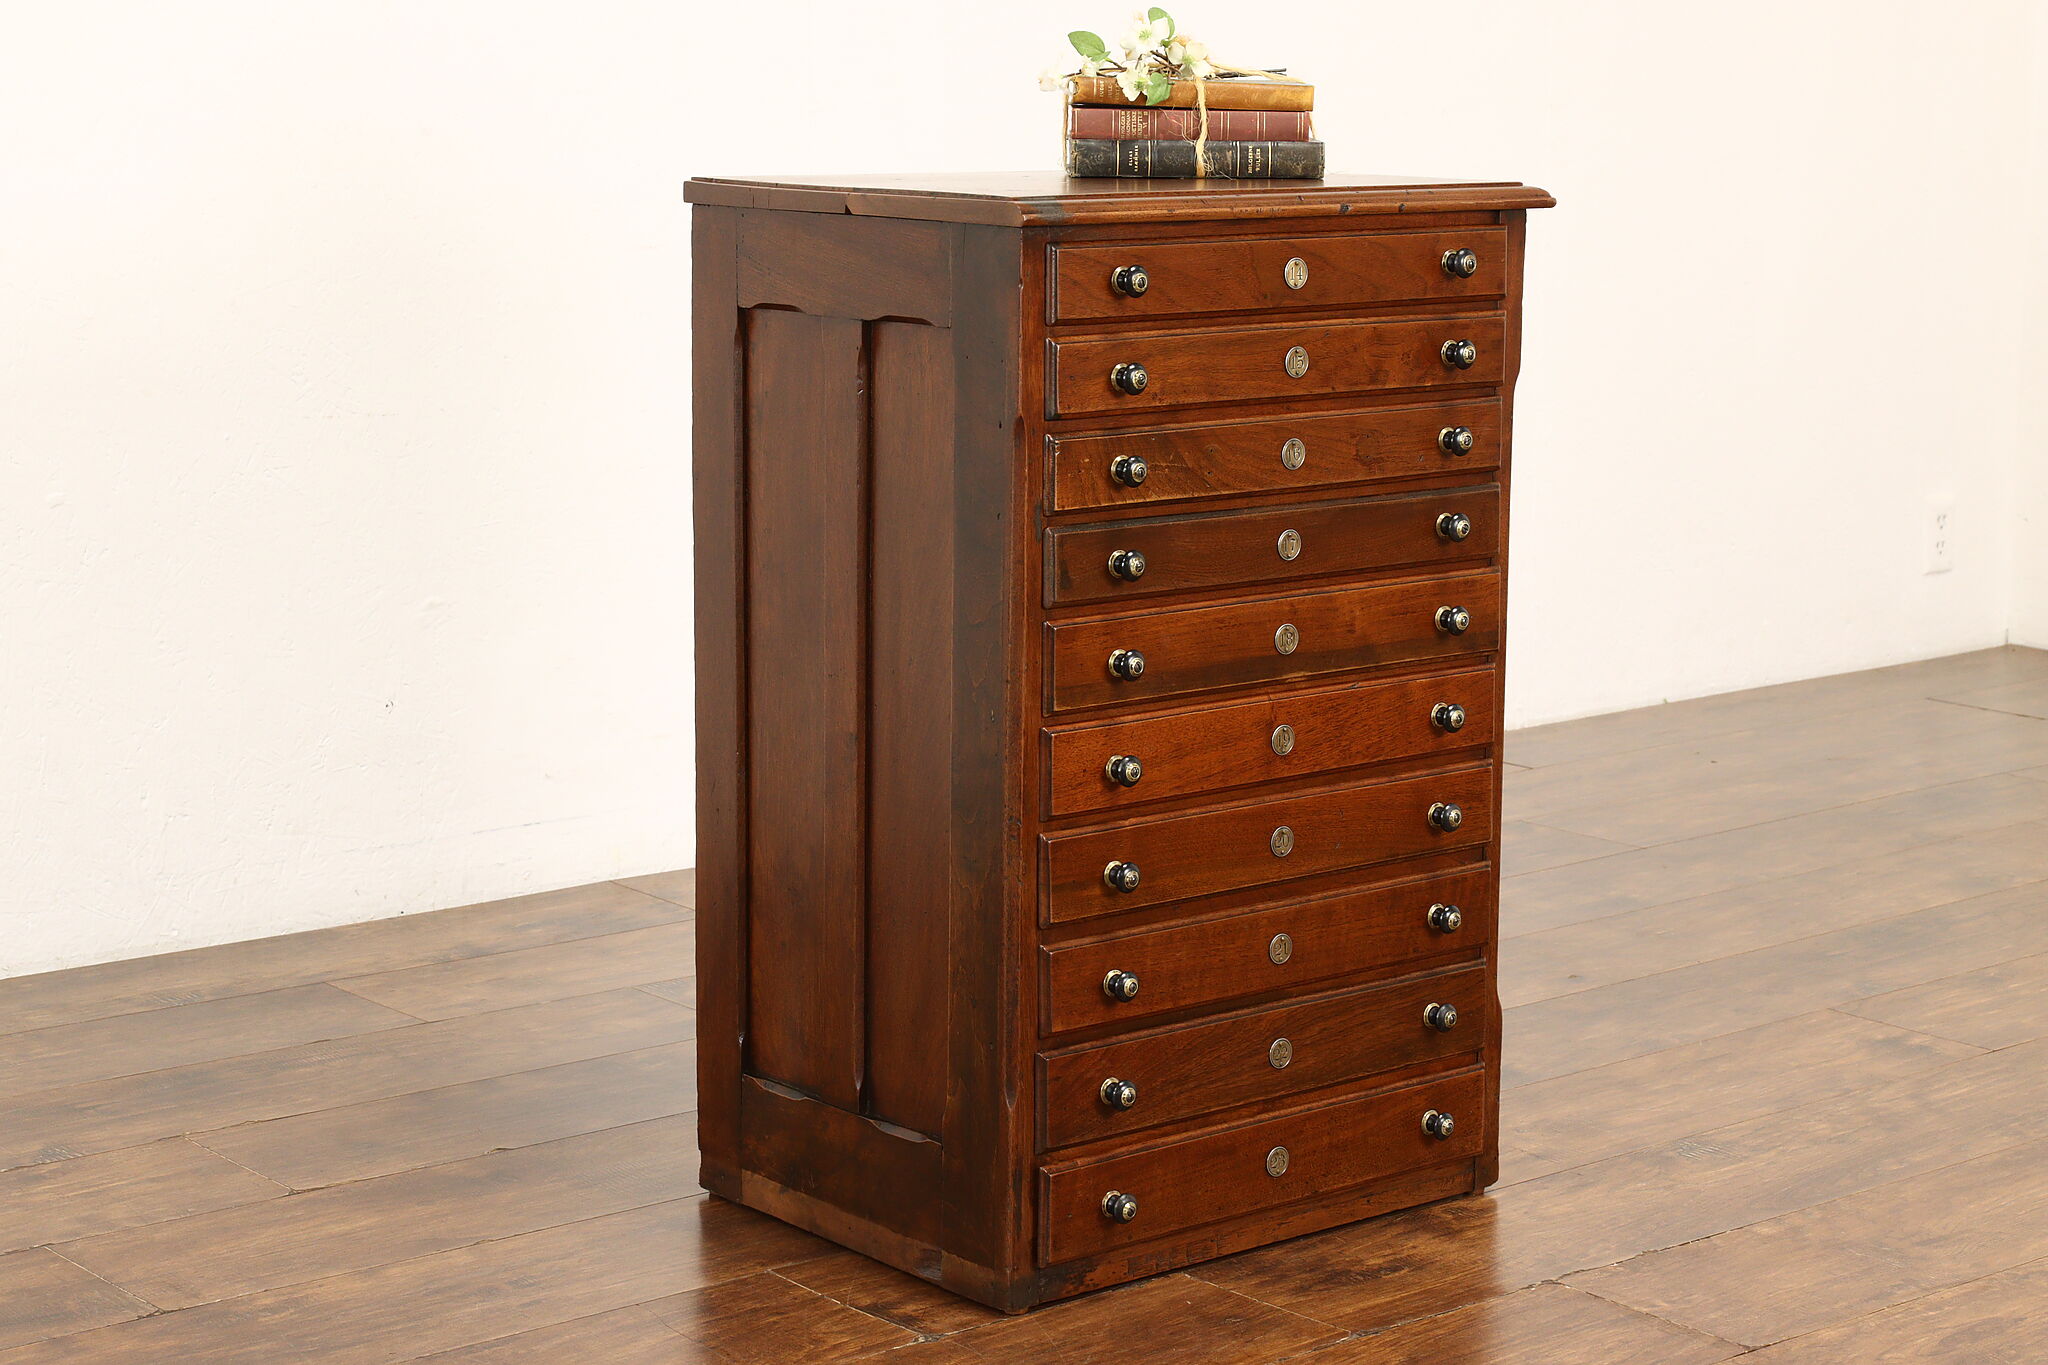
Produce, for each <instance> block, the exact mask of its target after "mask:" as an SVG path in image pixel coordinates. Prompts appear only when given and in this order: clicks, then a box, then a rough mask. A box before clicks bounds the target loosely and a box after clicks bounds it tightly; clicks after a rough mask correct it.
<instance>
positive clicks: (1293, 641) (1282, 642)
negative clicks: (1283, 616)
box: [1273, 621, 1301, 654]
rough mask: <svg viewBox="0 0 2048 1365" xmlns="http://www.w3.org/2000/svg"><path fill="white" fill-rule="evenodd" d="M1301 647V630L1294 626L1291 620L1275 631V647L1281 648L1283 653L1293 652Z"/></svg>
mask: <svg viewBox="0 0 2048 1365" xmlns="http://www.w3.org/2000/svg"><path fill="white" fill-rule="evenodd" d="M1300 647H1301V632H1300V631H1299V630H1296V629H1295V628H1294V623H1293V622H1291V621H1290V622H1288V623H1287V624H1286V625H1284V626H1282V627H1280V629H1278V630H1276V631H1274V632H1273V648H1275V649H1277V650H1279V651H1280V652H1281V653H1282V654H1292V653H1293V652H1294V651H1295V650H1296V649H1298V648H1300Z"/></svg>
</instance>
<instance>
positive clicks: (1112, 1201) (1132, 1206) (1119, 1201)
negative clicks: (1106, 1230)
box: [1102, 1190, 1138, 1223]
mask: <svg viewBox="0 0 2048 1365" xmlns="http://www.w3.org/2000/svg"><path fill="white" fill-rule="evenodd" d="M1102 1216H1103V1217H1104V1218H1107V1219H1108V1220H1109V1221H1110V1222H1112V1223H1128V1222H1130V1221H1131V1220H1132V1219H1133V1218H1136V1217H1137V1216H1138V1201H1137V1200H1135V1199H1133V1198H1131V1196H1129V1195H1127V1194H1124V1193H1122V1192H1120V1191H1118V1190H1111V1191H1110V1192H1109V1193H1108V1194H1105V1195H1103V1196H1102Z"/></svg>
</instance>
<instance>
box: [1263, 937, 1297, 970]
mask: <svg viewBox="0 0 2048 1365" xmlns="http://www.w3.org/2000/svg"><path fill="white" fill-rule="evenodd" d="M1266 956H1267V957H1269V958H1271V959H1272V960H1273V965H1274V966H1276V967H1278V966H1283V965H1284V964H1285V963H1286V962H1287V959H1289V958H1291V957H1293V956H1294V936H1293V935H1292V934H1275V935H1273V941H1272V942H1271V943H1268V944H1267V945H1266Z"/></svg>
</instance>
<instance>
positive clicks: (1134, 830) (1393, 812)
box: [1040, 764, 1494, 924]
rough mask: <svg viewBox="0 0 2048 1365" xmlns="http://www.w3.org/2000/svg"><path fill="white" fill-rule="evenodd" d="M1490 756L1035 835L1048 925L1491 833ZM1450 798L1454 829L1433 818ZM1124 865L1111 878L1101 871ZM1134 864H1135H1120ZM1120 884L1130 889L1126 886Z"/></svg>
mask: <svg viewBox="0 0 2048 1365" xmlns="http://www.w3.org/2000/svg"><path fill="white" fill-rule="evenodd" d="M1493 786H1494V774H1493V768H1492V766H1491V765H1490V764H1480V765H1476V766H1474V767H1470V768H1460V769H1456V770H1453V771H1451V772H1447V773H1435V774H1431V775H1429V776H1426V777H1406V778H1401V779H1398V780H1396V781H1391V782H1374V783H1370V784H1368V785H1365V786H1360V787H1346V788H1340V789H1339V790H1336V791H1328V792H1318V793H1316V794H1315V795H1313V796H1293V797H1283V798H1282V799H1280V800H1277V801H1273V800H1268V801H1253V802H1248V803H1246V804H1244V805H1241V806H1231V807H1228V808H1226V809H1223V810H1211V811H1201V812H1197V813H1195V814H1190V815H1168V816H1161V817H1158V818H1155V819H1151V820H1135V821H1130V822H1128V823H1125V824H1122V825H1118V826H1115V827H1113V828H1110V829H1094V830H1078V831H1075V832H1074V833H1071V834H1047V835H1042V836H1040V842H1041V843H1042V844H1043V845H1044V849H1045V867H1046V873H1045V879H1044V880H1045V886H1046V894H1047V898H1048V904H1049V909H1048V916H1049V918H1050V919H1051V921H1052V922H1053V923H1055V924H1059V923H1066V922H1069V921H1072V920H1081V919H1090V918H1093V917H1094V916H1097V915H1111V914H1116V913H1118V912H1120V911H1124V910H1135V909H1137V908H1138V907H1139V906H1144V905H1162V904H1166V903H1168V902H1170V901H1178V900H1187V899H1190V898H1192V897H1195V896H1211V895H1216V894H1218V893H1221V892H1225V891H1240V890H1245V889H1247V888H1255V887H1260V886H1265V885H1267V884H1269V883H1273V882H1285V881H1293V880H1296V879H1297V878H1301V877H1312V876H1317V875H1319V874H1321V873H1326V872H1337V871H1341V870H1343V869H1345V868H1353V867H1365V866H1369V865H1370V864H1373V863H1382V862H1386V861H1388V860H1390V859H1394V858H1407V857H1413V856H1415V855H1417V854H1423V853H1437V852H1441V851H1443V850H1445V849H1452V848H1463V847H1468V846H1470V845H1474V844H1481V843H1485V842H1486V841H1487V840H1488V839H1490V838H1492V837H1493ZM1438 806H1445V807H1455V808H1456V810H1457V812H1458V814H1459V817H1460V818H1459V820H1458V823H1457V825H1456V827H1455V828H1448V829H1447V828H1442V827H1440V826H1439V825H1437V824H1436V823H1434V822H1433V820H1432V814H1433V812H1435V810H1436V808H1437V807H1438ZM1112 866H1114V867H1115V868H1117V869H1118V870H1119V871H1120V872H1125V873H1126V874H1127V875H1126V877H1125V879H1124V880H1123V881H1121V882H1120V884H1118V885H1115V886H1113V885H1111V880H1112V878H1111V876H1110V875H1109V874H1108V872H1107V871H1106V869H1109V868H1111V867H1112ZM1129 869H1135V871H1134V872H1131V871H1128V870H1129ZM1126 887H1128V889H1125V888H1126Z"/></svg>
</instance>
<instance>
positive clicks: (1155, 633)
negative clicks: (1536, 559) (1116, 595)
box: [1046, 570, 1501, 712]
mask: <svg viewBox="0 0 2048 1365" xmlns="http://www.w3.org/2000/svg"><path fill="white" fill-rule="evenodd" d="M1446 607H1450V608H1453V609H1456V608H1463V609H1464V611H1465V612H1466V619H1468V621H1469V624H1468V625H1467V627H1466V629H1465V630H1464V631H1463V632H1462V633H1457V634H1454V633H1451V632H1450V631H1448V630H1444V629H1441V628H1439V626H1438V624H1437V623H1438V617H1439V615H1440V613H1441V612H1442V610H1443V608H1446ZM1500 625H1501V579H1500V574H1499V573H1498V572H1495V571H1492V570H1487V571H1483V572H1476V573H1461V574H1443V575H1439V576H1437V577H1433V578H1422V579H1412V580H1403V581H1401V582H1398V583H1377V584H1373V585H1371V586H1369V587H1358V588H1335V589H1324V590H1322V591H1319V592H1300V593H1290V594H1288V595H1286V596H1282V597H1258V598H1253V599H1252V600H1250V601H1247V602H1234V603H1229V604H1226V605H1220V606H1206V607H1179V608H1174V609H1172V610H1158V611H1149V612H1142V613H1137V614H1133V615H1129V616H1112V617H1106V618H1102V619H1098V620H1090V621H1068V622H1061V623H1059V624H1056V625H1049V626H1047V627H1046V631H1047V634H1048V636H1049V637H1050V639H1049V644H1048V648H1047V660H1048V664H1047V666H1048V668H1049V670H1050V673H1051V678H1050V683H1049V687H1050V695H1049V697H1048V702H1049V705H1050V708H1051V710H1053V711H1055V712H1059V711H1070V710H1074V709H1077V708H1079V707H1084V706H1101V705H1103V704H1105V703H1108V702H1125V701H1141V700H1145V699H1148V698H1153V697H1171V696H1181V695H1184V694H1187V693H1192V692H1203V691H1208V690H1211V689H1213V688H1219V687H1241V686H1246V685H1250V684H1259V683H1272V682H1278V681H1281V680H1283V679H1287V678H1308V677H1314V676H1316V675H1318V674H1323V673H1335V672H1340V671H1342V670H1345V669H1353V668H1371V667H1373V666H1375V665H1379V664H1392V663H1409V662H1414V661H1418V660H1425V659H1441V660H1445V661H1456V660H1461V659H1464V658H1467V657H1469V656H1471V655H1474V654H1480V653H1484V652H1486V651H1489V650H1492V649H1494V648H1496V647H1498V645H1499V643H1500ZM1133 654H1135V655H1136V656H1137V659H1133V658H1132V657H1131V656H1132V655H1133ZM1113 657H1114V658H1115V666H1116V667H1118V668H1120V669H1121V672H1113V671H1111V670H1112V666H1113V665H1112V658H1113ZM1137 660H1142V661H1143V662H1142V666H1140V665H1139V664H1138V662H1137ZM1133 672H1135V673H1136V674H1137V676H1135V677H1131V676H1127V675H1128V674H1130V673H1133Z"/></svg>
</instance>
